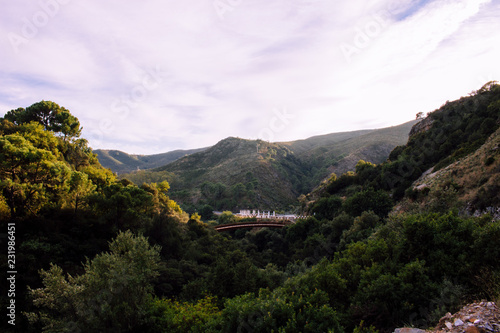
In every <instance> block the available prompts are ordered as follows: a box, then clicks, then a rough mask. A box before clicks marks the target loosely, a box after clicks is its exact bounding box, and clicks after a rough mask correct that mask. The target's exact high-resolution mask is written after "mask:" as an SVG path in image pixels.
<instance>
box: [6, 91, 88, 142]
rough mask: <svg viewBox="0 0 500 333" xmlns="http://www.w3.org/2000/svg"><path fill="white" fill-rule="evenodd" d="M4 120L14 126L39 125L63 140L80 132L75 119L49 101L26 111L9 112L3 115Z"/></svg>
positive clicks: (76, 135)
mask: <svg viewBox="0 0 500 333" xmlns="http://www.w3.org/2000/svg"><path fill="white" fill-rule="evenodd" d="M4 118H5V119H7V120H9V121H11V122H13V123H14V124H16V125H21V124H24V123H29V122H32V121H34V122H37V123H40V124H42V125H43V126H44V128H45V129H46V130H48V131H53V132H55V133H61V134H62V135H63V136H64V139H65V140H66V139H72V138H76V137H79V136H80V133H81V131H82V129H81V127H80V122H79V121H78V119H77V118H76V117H74V116H73V115H71V113H70V112H69V111H68V110H67V109H65V108H64V107H61V106H59V105H57V104H56V103H54V102H51V101H41V102H38V103H35V104H33V105H31V106H29V107H27V108H26V109H23V108H18V109H16V110H11V111H9V112H7V113H6V114H5V116H4Z"/></svg>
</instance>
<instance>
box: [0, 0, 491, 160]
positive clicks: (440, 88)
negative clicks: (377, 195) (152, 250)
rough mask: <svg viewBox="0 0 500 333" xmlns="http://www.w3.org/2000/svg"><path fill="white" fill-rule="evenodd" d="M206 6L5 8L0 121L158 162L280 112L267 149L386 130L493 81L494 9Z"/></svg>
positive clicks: (299, 2)
mask: <svg viewBox="0 0 500 333" xmlns="http://www.w3.org/2000/svg"><path fill="white" fill-rule="evenodd" d="M220 1H221V2H217V0H215V1H212V0H209V1H196V0H186V1H182V2H173V1H169V2H165V1H160V0H148V1H144V2H142V3H140V4H138V3H133V2H123V1H118V0H113V1H106V2H98V1H97V0H89V1H86V2H84V3H82V2H76V1H68V0H65V1H62V0H41V2H38V3H37V2H32V1H26V0H24V1H22V0H19V1H16V2H9V3H8V4H5V6H4V10H3V11H2V13H0V35H1V36H4V38H3V39H0V47H1V48H2V50H4V51H5V52H4V54H5V57H3V59H2V63H0V73H1V75H2V80H1V81H0V91H1V93H0V107H1V108H2V110H4V111H8V110H10V109H12V108H15V107H19V106H24V107H25V106H28V105H30V104H32V103H34V102H37V101H39V100H41V99H46V100H47V99H50V100H54V101H55V102H57V103H59V104H61V105H64V106H65V107H67V108H69V109H70V110H71V111H72V112H73V113H74V114H75V115H76V116H77V117H78V118H79V119H80V121H81V122H82V124H83V125H84V135H85V136H87V137H89V139H90V142H91V144H92V145H93V146H94V147H95V148H114V149H122V150H125V151H127V152H131V153H159V152H164V151H167V150H172V149H177V148H195V147H202V146H207V145H210V144H214V143H216V142H217V141H218V140H220V139H222V138H224V137H226V136H229V135H232V136H239V137H245V138H256V137H258V136H259V135H262V133H266V130H267V129H269V127H273V126H271V125H270V124H271V122H273V118H274V117H276V113H275V110H276V109H278V110H279V109H284V108H285V109H286V110H288V112H290V113H291V114H293V115H294V118H293V119H290V121H288V122H287V123H286V124H285V125H286V126H285V128H283V129H282V127H281V126H278V127H275V128H278V129H280V130H278V131H274V133H273V136H274V139H275V140H276V141H281V140H291V139H295V138H304V137H307V136H311V135H317V134H323V133H329V132H336V131H344V130H354V129H360V128H373V127H380V126H389V125H395V124H398V123H402V122H405V121H408V120H411V119H413V118H414V116H415V114H416V113H417V112H419V111H424V112H427V111H432V110H433V109H434V108H437V107H439V106H440V105H441V104H443V103H444V102H445V101H446V100H448V99H450V100H451V99H454V98H458V97H460V96H462V95H465V94H467V93H468V92H469V91H471V90H473V89H477V88H478V87H479V86H480V85H481V84H482V83H484V82H481V79H482V78H485V82H486V80H489V79H498V78H499V77H500V73H499V72H498V70H495V68H497V66H495V64H496V63H497V61H498V60H497V59H498V57H499V55H500V43H499V39H500V37H499V36H498V34H495V33H494V31H498V30H499V28H500V27H499V26H500V20H499V17H500V9H499V8H500V5H499V4H498V3H497V2H494V1H488V0H469V1H466V0H461V1H450V0H434V1H411V0H407V1H394V0H391V1H389V0H387V1H385V0H384V1H370V0H359V1H351V2H346V1H344V2H342V3H338V2H333V1H327V0H278V1H272V2H269V1H264V0H242V1H239V2H237V1H227V0H220ZM48 3H51V4H54V3H58V4H59V6H58V7H55V6H52V7H50V6H49V7H47V6H46V4H48ZM63 3H64V4H63ZM215 3H226V4H229V3H232V4H233V5H232V7H231V8H229V9H227V8H228V7H225V8H226V9H227V10H226V11H225V12H223V13H221V12H218V11H217V10H216V7H215V6H214V4H215ZM41 4H44V5H41ZM44 8H49V9H50V8H52V12H50V10H47V9H44ZM56 9H57V10H56ZM44 12H45V13H46V14H47V17H48V20H47V22H41V21H40V22H41V23H40V22H38V23H37V21H34V20H36V19H37V18H38V19H43V13H44ZM40 13H42V14H40ZM51 13H52V14H51ZM49 14H50V15H49ZM37 15H38V16H37ZM26 22H28V23H26ZM30 22H31V24H34V25H35V28H36V30H37V31H36V33H33V34H32V35H33V36H29V37H30V38H25V37H24V36H23V29H24V30H26V29H28V30H29V28H26V27H25V25H26V26H28V25H29V24H30ZM42 23H43V24H42ZM36 24H38V25H39V26H38V27H37V26H36ZM24 32H26V31H24ZM13 33H15V34H17V35H18V36H21V37H23V38H25V39H24V40H23V43H21V44H19V45H12V43H11V39H9V36H12V34H13ZM342 45H351V46H354V47H355V52H354V53H352V54H351V56H350V57H346V54H345V52H342V49H341V47H342ZM16 50H17V52H16ZM152 72H153V73H156V74H153V75H154V76H156V77H158V78H159V79H158V80H159V81H158V82H157V83H158V84H157V85H155V84H153V83H154V82H153V81H151V80H150V79H149V78H151V75H152V74H151V73H152Z"/></svg>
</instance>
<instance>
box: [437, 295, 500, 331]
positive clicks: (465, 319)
mask: <svg viewBox="0 0 500 333" xmlns="http://www.w3.org/2000/svg"><path fill="white" fill-rule="evenodd" d="M452 323H453V324H452ZM434 332H435V333H444V332H446V333H448V332H450V333H462V332H466V333H492V332H495V333H496V332H500V310H499V309H498V307H497V306H496V304H495V303H494V302H480V303H472V304H469V305H467V306H464V307H463V308H462V309H461V310H460V311H459V312H457V313H455V314H454V315H451V314H450V313H447V314H446V315H445V316H444V317H443V318H441V320H440V321H439V324H438V325H437V327H436V329H435V330H434Z"/></svg>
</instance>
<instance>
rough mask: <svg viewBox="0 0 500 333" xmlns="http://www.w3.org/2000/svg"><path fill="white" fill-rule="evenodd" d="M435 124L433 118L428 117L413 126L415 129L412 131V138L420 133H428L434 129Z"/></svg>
mask: <svg viewBox="0 0 500 333" xmlns="http://www.w3.org/2000/svg"><path fill="white" fill-rule="evenodd" d="M433 122H434V119H432V118H431V117H427V118H424V119H422V120H421V121H419V122H418V123H416V124H415V125H413V127H412V128H411V130H410V134H409V136H410V138H411V137H412V136H414V135H416V134H418V133H422V132H426V131H428V130H429V129H430V128H431V127H432V123H433Z"/></svg>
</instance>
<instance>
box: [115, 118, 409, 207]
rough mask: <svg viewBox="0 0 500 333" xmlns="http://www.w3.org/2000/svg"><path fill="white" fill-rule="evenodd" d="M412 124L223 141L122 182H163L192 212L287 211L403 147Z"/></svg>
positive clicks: (136, 174) (137, 173) (133, 175)
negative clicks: (333, 180)
mask: <svg viewBox="0 0 500 333" xmlns="http://www.w3.org/2000/svg"><path fill="white" fill-rule="evenodd" d="M414 123H415V122H408V123H405V124H402V125H399V126H393V127H389V128H384V129H378V130H363V131H354V132H344V133H333V134H328V135H322V136H316V137H312V138H309V139H305V140H299V141H293V142H282V143H269V142H265V141H262V140H245V139H240V138H227V139H225V140H222V141H220V142H219V143H217V144H216V145H215V146H213V147H210V148H208V149H206V150H204V151H202V152H199V153H196V154H192V155H189V156H185V157H183V158H181V159H179V160H177V161H175V162H172V163H169V164H167V165H165V166H163V167H160V168H156V169H154V170H147V171H139V172H134V173H131V174H126V175H123V177H125V178H127V179H129V180H131V181H133V182H134V183H136V184H142V183H143V182H159V181H162V180H165V179H167V180H168V181H169V183H170V184H171V186H172V191H171V195H172V197H173V198H174V199H175V200H177V201H178V202H181V203H183V204H184V207H186V208H187V209H189V207H190V208H191V209H192V210H199V209H200V208H201V207H202V206H203V205H210V206H211V207H213V208H214V209H217V210H224V209H229V210H237V209H240V208H257V209H258V208H260V209H285V210H289V209H293V207H291V206H297V197H298V196H300V195H301V194H305V193H309V192H310V191H311V190H312V188H314V187H315V186H316V185H317V184H318V183H319V182H320V181H322V180H323V179H325V178H328V177H329V175H330V174H331V173H332V172H340V173H342V172H345V171H348V170H354V167H355V165H356V163H357V161H359V160H360V159H364V160H367V161H370V162H373V163H381V162H383V161H384V160H386V159H387V156H388V155H389V153H390V151H391V150H392V149H393V148H394V147H396V146H398V145H401V144H404V143H406V141H407V138H408V133H409V132H410V129H411V127H412V125H413V124H414Z"/></svg>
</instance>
